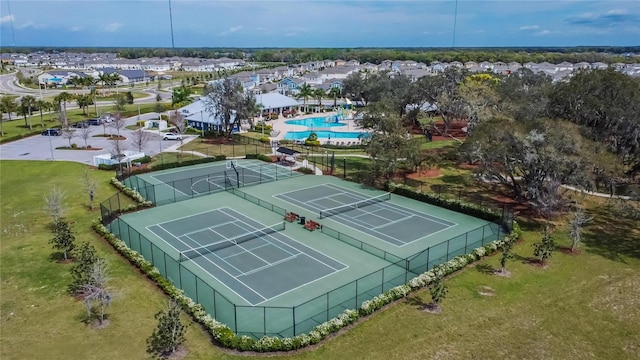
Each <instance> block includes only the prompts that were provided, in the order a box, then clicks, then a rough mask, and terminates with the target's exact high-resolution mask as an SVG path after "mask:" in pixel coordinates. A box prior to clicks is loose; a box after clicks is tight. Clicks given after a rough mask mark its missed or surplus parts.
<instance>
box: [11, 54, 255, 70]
mask: <svg viewBox="0 0 640 360" xmlns="http://www.w3.org/2000/svg"><path fill="white" fill-rule="evenodd" d="M1 58H2V61H3V62H5V63H7V64H11V65H15V66H21V67H47V68H53V69H74V70H83V71H89V70H97V69H102V68H113V69H118V70H144V71H155V72H162V71H196V72H212V71H221V70H229V69H235V68H238V67H243V66H246V65H247V64H246V62H245V61H244V60H242V59H230V58H225V57H223V58H219V59H200V58H185V57H178V56H173V57H165V58H157V57H155V58H139V59H124V58H118V57H117V55H116V54H113V53H94V54H81V53H53V54H50V53H44V52H38V53H33V54H16V53H4V54H1Z"/></svg>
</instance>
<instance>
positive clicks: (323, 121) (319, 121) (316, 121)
mask: <svg viewBox="0 0 640 360" xmlns="http://www.w3.org/2000/svg"><path fill="white" fill-rule="evenodd" d="M284 123H285V124H289V125H302V126H307V127H313V128H317V129H320V128H327V127H334V126H346V125H347V124H345V123H341V122H337V121H336V116H325V117H313V118H307V119H298V120H287V121H285V122H284Z"/></svg>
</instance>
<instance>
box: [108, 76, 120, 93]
mask: <svg viewBox="0 0 640 360" xmlns="http://www.w3.org/2000/svg"><path fill="white" fill-rule="evenodd" d="M121 80H122V77H121V76H120V74H118V73H113V74H110V75H109V86H110V87H112V86H116V85H117V84H118V81H121ZM116 89H117V88H116ZM109 90H111V89H109Z"/></svg>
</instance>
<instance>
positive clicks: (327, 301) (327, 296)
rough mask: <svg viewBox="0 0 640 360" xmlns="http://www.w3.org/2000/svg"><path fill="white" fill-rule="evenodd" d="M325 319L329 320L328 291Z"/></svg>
mask: <svg viewBox="0 0 640 360" xmlns="http://www.w3.org/2000/svg"><path fill="white" fill-rule="evenodd" d="M327 321H329V293H327Z"/></svg>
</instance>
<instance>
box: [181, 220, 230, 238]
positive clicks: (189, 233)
mask: <svg viewBox="0 0 640 360" xmlns="http://www.w3.org/2000/svg"><path fill="white" fill-rule="evenodd" d="M234 222H235V221H226V222H223V223H220V224H216V226H209V227H206V228H202V229H198V230H194V231H189V232H186V233H184V234H182V235H180V236H184V235H191V234H195V233H197V232H201V231H204V230H212V231H215V230H213V229H214V228H217V227H220V226H223V225H227V224H233V223H234Z"/></svg>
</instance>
